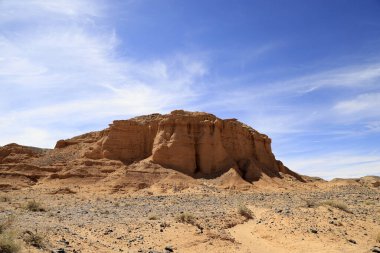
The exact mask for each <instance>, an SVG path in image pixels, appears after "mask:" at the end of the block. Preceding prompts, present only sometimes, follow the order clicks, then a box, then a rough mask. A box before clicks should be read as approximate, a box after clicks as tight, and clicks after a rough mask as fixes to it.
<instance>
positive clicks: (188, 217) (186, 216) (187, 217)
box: [176, 213, 195, 225]
mask: <svg viewBox="0 0 380 253" xmlns="http://www.w3.org/2000/svg"><path fill="white" fill-rule="evenodd" d="M176 221H178V222H181V223H187V224H192V225H194V224H195V217H194V215H192V214H190V213H181V214H180V215H178V216H177V217H176Z"/></svg>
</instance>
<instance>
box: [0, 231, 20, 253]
mask: <svg viewBox="0 0 380 253" xmlns="http://www.w3.org/2000/svg"><path fill="white" fill-rule="evenodd" d="M20 249H21V248H20V244H19V243H18V242H17V241H16V236H15V235H14V233H12V232H5V233H2V234H0V252H1V253H17V252H20Z"/></svg>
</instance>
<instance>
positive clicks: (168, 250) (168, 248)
mask: <svg viewBox="0 0 380 253" xmlns="http://www.w3.org/2000/svg"><path fill="white" fill-rule="evenodd" d="M165 250H166V252H174V250H173V247H172V246H166V247H165Z"/></svg>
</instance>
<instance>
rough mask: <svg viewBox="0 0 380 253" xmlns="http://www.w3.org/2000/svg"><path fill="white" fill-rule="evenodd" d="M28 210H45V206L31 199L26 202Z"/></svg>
mask: <svg viewBox="0 0 380 253" xmlns="http://www.w3.org/2000/svg"><path fill="white" fill-rule="evenodd" d="M25 209H26V210H29V211H32V212H45V211H46V210H45V208H43V207H42V205H41V203H39V202H37V201H35V200H31V201H29V202H28V203H27V204H26V207H25Z"/></svg>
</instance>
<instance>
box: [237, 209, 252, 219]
mask: <svg viewBox="0 0 380 253" xmlns="http://www.w3.org/2000/svg"><path fill="white" fill-rule="evenodd" d="M238 213H239V214H240V215H241V216H244V217H245V218H246V219H247V220H250V219H253V217H254V215H253V212H252V211H251V210H250V209H249V208H248V207H246V206H245V205H239V206H238Z"/></svg>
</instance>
